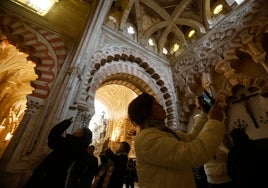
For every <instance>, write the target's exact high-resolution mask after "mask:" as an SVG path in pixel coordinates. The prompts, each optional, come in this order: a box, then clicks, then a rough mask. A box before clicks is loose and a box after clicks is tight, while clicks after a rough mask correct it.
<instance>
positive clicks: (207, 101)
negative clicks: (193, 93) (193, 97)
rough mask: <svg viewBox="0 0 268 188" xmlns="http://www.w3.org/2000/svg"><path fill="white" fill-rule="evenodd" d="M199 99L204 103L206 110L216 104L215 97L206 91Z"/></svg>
mask: <svg viewBox="0 0 268 188" xmlns="http://www.w3.org/2000/svg"><path fill="white" fill-rule="evenodd" d="M199 99H200V101H201V103H202V106H203V108H205V110H206V111H207V112H208V111H209V110H210V108H211V107H212V106H213V104H214V99H213V98H212V97H211V96H210V95H209V94H208V93H207V92H206V91H204V92H203V93H202V95H201V96H200V97H199Z"/></svg>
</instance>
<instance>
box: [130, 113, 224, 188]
mask: <svg viewBox="0 0 268 188" xmlns="http://www.w3.org/2000/svg"><path fill="white" fill-rule="evenodd" d="M204 124H205V125H204ZM203 126H204V127H203ZM200 131H201V132H200ZM223 133H224V125H223V123H222V122H220V121H217V120H208V121H207V117H206V115H204V114H201V115H199V117H198V119H197V121H196V122H195V125H194V127H193V128H192V130H191V131H190V132H189V133H188V134H187V133H182V132H178V135H179V137H180V140H178V139H177V138H176V137H175V136H174V135H172V134H171V133H168V132H164V131H162V130H159V129H157V128H146V129H143V130H141V131H140V132H139V133H138V134H137V136H136V139H135V152H136V157H137V173H138V180H139V186H140V187H141V188H194V187H195V180H194V175H193V171H192V169H193V167H197V166H201V165H203V164H204V163H206V162H207V161H208V160H209V159H211V157H212V156H213V154H214V153H215V151H216V149H217V148H218V146H219V144H220V142H221V140H222V138H223Z"/></svg>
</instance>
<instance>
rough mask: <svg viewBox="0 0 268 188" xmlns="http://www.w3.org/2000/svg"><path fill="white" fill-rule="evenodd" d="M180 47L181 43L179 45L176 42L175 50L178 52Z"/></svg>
mask: <svg viewBox="0 0 268 188" xmlns="http://www.w3.org/2000/svg"><path fill="white" fill-rule="evenodd" d="M179 48H180V45H178V44H177V43H176V44H174V46H173V51H174V52H176V51H178V50H179Z"/></svg>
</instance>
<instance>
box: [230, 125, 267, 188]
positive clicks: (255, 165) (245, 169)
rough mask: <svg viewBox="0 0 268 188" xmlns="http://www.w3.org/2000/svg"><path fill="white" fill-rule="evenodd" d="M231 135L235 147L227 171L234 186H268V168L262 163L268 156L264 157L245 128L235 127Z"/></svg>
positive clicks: (249, 187)
mask: <svg viewBox="0 0 268 188" xmlns="http://www.w3.org/2000/svg"><path fill="white" fill-rule="evenodd" d="M230 136H231V138H232V140H233V147H232V148H231V150H230V151H229V153H228V159H227V171H228V175H229V176H230V177H231V178H232V181H233V184H234V188H253V187H256V188H257V187H258V188H267V187H268V185H267V182H268V180H267V172H265V171H266V170H267V169H266V168H265V169H264V168H263V167H264V166H265V164H262V163H263V162H265V161H267V158H266V159H264V158H263V157H264V155H263V153H262V152H261V151H260V150H258V149H257V146H256V143H255V142H254V141H253V140H252V139H250V138H249V137H248V135H247V133H246V132H245V130H244V129H241V128H234V129H233V130H231V131H230ZM266 163H267V162H266ZM263 165H264V166H263ZM266 166H267V165H266Z"/></svg>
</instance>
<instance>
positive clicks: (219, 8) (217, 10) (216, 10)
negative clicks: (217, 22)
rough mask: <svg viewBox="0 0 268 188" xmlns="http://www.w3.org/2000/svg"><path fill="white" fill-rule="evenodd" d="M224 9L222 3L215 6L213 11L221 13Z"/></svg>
mask: <svg viewBox="0 0 268 188" xmlns="http://www.w3.org/2000/svg"><path fill="white" fill-rule="evenodd" d="M222 9H223V6H222V4H219V5H217V6H216V7H215V9H214V11H213V13H214V14H219V13H220V12H221V11H222Z"/></svg>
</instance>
